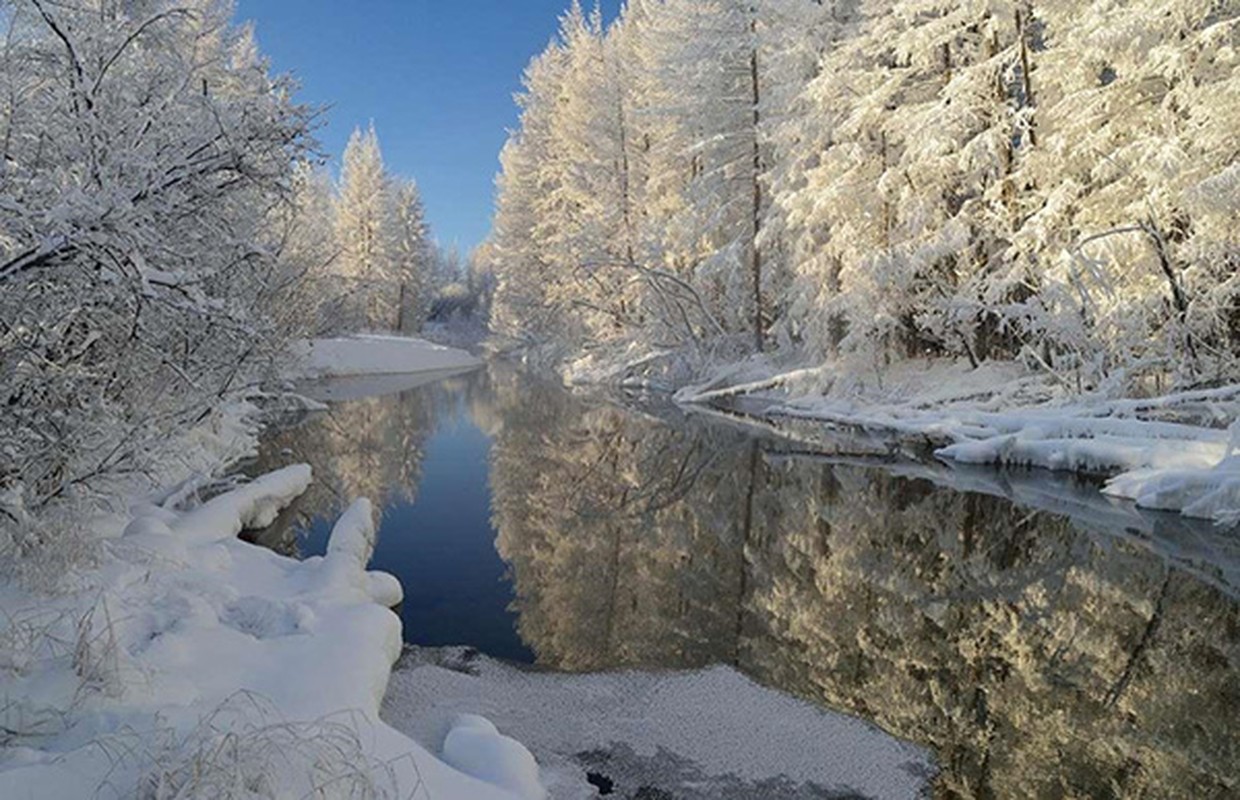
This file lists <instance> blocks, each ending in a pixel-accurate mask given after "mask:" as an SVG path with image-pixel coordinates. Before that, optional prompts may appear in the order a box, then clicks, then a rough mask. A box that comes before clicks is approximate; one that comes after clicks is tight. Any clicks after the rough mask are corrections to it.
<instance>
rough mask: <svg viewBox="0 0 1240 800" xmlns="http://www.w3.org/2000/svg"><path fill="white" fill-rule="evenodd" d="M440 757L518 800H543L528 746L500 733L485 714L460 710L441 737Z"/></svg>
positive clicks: (535, 765)
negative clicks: (441, 755) (449, 728)
mask: <svg viewBox="0 0 1240 800" xmlns="http://www.w3.org/2000/svg"><path fill="white" fill-rule="evenodd" d="M442 754H443V760H444V761H445V762H446V763H448V764H450V765H452V766H453V767H456V768H457V769H458V770H460V771H461V772H463V773H465V774H466V775H472V776H473V777H475V778H477V779H478V780H481V781H486V782H487V783H493V784H495V785H496V786H499V787H501V788H503V789H507V790H508V791H510V792H512V793H513V794H515V795H517V796H518V797H520V798H521V800H544V798H546V796H547V790H546V789H544V788H543V786H542V784H541V783H540V782H539V779H538V763H537V762H536V761H535V760H534V756H532V755H531V754H530V751H529V750H526V749H525V747H524V746H523V745H522V744H521V743H520V742H518V741H517V740H515V739H511V738H509V737H507V736H504V735H503V734H502V733H500V732H499V731H498V730H497V729H496V727H495V725H494V724H493V723H492V722H491V721H490V720H488V719H487V718H486V717H480V716H478V715H477V714H461V715H458V716H457V718H456V719H455V720H454V721H453V725H452V729H451V730H449V731H448V735H447V736H445V737H444V741H443V750H442Z"/></svg>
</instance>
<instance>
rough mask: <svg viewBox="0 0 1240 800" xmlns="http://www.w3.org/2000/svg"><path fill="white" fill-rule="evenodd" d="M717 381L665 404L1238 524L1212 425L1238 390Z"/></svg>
mask: <svg viewBox="0 0 1240 800" xmlns="http://www.w3.org/2000/svg"><path fill="white" fill-rule="evenodd" d="M717 383H718V382H717V381H715V382H711V383H707V384H704V385H701V386H697V387H688V388H686V389H682V390H681V391H680V392H679V393H678V394H677V396H676V398H677V400H678V402H680V403H681V404H683V405H685V406H687V407H690V408H693V407H699V408H717V409H726V410H728V411H729V413H730V416H731V417H732V418H733V419H734V420H736V421H741V422H751V423H753V424H756V425H758V426H760V427H763V428H765V429H767V430H771V431H773V432H776V433H779V434H781V435H785V436H788V437H790V438H793V439H797V440H808V441H811V442H812V441H814V440H815V439H816V438H818V437H819V436H820V435H821V432H818V433H816V432H814V431H813V430H812V426H813V425H814V424H817V425H819V426H826V427H828V428H832V429H837V428H843V429H853V430H861V431H865V432H869V433H872V434H875V435H878V436H879V437H880V438H881V437H887V438H889V439H891V440H893V441H894V442H895V443H896V444H900V445H912V446H914V447H916V446H921V447H925V446H926V445H929V446H931V447H932V448H933V451H934V455H936V456H937V457H938V458H940V459H944V460H947V461H952V462H958V463H963V464H978V465H995V466H1017V467H1038V468H1044V469H1049V470H1056V471H1064V472H1075V473H1086V474H1091V475H1100V476H1104V477H1107V478H1109V479H1110V480H1109V482H1108V483H1107V484H1106V487H1105V489H1104V491H1105V492H1106V493H1108V494H1110V495H1112V496H1114V497H1119V498H1124V499H1129V500H1132V501H1134V502H1135V503H1136V504H1137V505H1138V506H1139V507H1142V508H1149V509H1157V510H1166V511H1177V512H1180V513H1183V514H1185V515H1187V516H1192V517H1197V518H1202V519H1210V520H1214V521H1216V522H1219V523H1228V524H1230V523H1235V522H1240V462H1237V460H1235V459H1233V458H1231V453H1232V451H1233V450H1234V445H1235V442H1234V435H1233V434H1232V433H1230V432H1229V431H1228V430H1225V429H1223V428H1220V427H1218V426H1219V425H1220V424H1222V423H1229V422H1233V421H1235V420H1236V419H1237V418H1240V386H1225V387H1220V388H1215V389H1207V390H1200V391H1193V392H1181V393H1176V394H1167V395H1159V396H1154V397H1150V398H1124V399H1119V400H1115V399H1111V398H1107V397H1091V396H1083V397H1082V396H1071V395H1069V394H1067V393H1066V392H1065V391H1063V390H1062V388H1056V387H1054V386H1053V385H1051V384H1050V383H1049V381H1048V379H1047V378H1045V377H1042V376H1038V375H1033V374H1030V373H1029V372H1028V371H1027V370H1025V369H1024V368H1023V367H1020V366H1019V365H1016V364H1011V363H1007V364H1005V363H991V364H986V365H983V366H982V367H980V368H976V369H972V368H969V367H967V366H966V365H963V364H960V363H959V362H943V361H938V362H925V361H922V362H908V363H905V364H899V365H897V366H895V367H893V368H890V369H889V370H887V371H886V372H884V373H881V374H877V375H874V376H858V375H857V373H855V372H853V371H850V370H848V369H840V370H838V371H833V370H831V369H829V368H825V367H824V368H817V369H814V370H805V369H799V370H794V371H790V372H787V373H782V374H777V375H774V376H766V377H763V378H760V379H750V380H747V381H745V382H743V383H739V384H736V385H732V386H724V387H720V386H718V385H716V384H717ZM807 423H808V424H809V425H808V426H807Z"/></svg>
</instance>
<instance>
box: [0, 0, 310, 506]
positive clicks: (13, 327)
mask: <svg viewBox="0 0 1240 800" xmlns="http://www.w3.org/2000/svg"><path fill="white" fill-rule="evenodd" d="M231 19H232V7H231V4H230V3H228V2H224V1H223V0H185V2H177V3H173V2H165V0H145V1H144V2H140V3H113V2H88V3H82V4H76V5H73V4H69V5H67V4H64V3H52V2H48V1H47V0H8V1H7V2H4V3H3V4H2V5H0V28H2V29H3V32H4V36H3V37H2V38H0V82H2V85H0V91H2V92H3V95H4V97H5V102H4V103H3V104H0V130H3V134H2V135H0V149H2V152H0V231H3V233H0V404H3V405H4V407H5V408H6V412H5V414H4V415H2V416H0V441H2V442H3V446H0V493H3V495H4V496H5V498H6V500H4V501H3V502H0V508H3V509H5V510H3V511H0V524H10V523H15V522H16V521H17V520H18V519H19V518H20V517H21V516H22V511H21V510H20V509H21V508H22V507H26V508H32V507H38V506H41V505H44V504H46V503H47V502H48V501H50V500H52V499H55V498H64V497H67V496H70V495H74V494H76V493H79V492H83V491H86V490H88V489H89V488H90V487H91V486H92V485H94V484H95V483H96V482H97V481H99V480H103V479H106V478H107V477H109V476H111V475H114V474H115V473H117V472H141V471H144V470H148V469H152V468H153V466H152V465H153V464H154V463H156V461H157V459H158V457H161V456H166V455H167V453H165V452H163V451H162V450H160V448H159V447H158V445H157V443H158V442H159V441H161V440H163V439H164V437H166V436H167V435H168V433H169V432H170V431H173V430H176V429H178V428H180V427H182V426H185V425H189V424H192V423H193V422H195V421H196V420H200V419H201V418H202V417H203V416H204V415H206V414H209V413H210V411H211V409H212V408H213V406H214V405H215V404H217V403H218V399H219V397H220V396H221V395H223V394H225V393H227V392H229V391H230V390H231V389H234V388H237V387H238V385H239V384H240V383H242V382H243V381H244V380H245V379H247V375H248V374H249V373H248V370H250V369H251V365H252V364H253V363H255V361H256V360H257V359H258V358H259V357H260V356H263V355H265V354H269V353H270V352H272V351H273V350H276V349H278V348H280V347H281V346H282V343H281V342H280V341H279V339H278V337H276V336H272V335H269V334H271V332H272V330H273V327H274V326H273V324H272V320H271V311H272V309H273V308H274V307H276V305H277V304H278V302H279V297H278V292H279V286H280V282H279V281H278V280H273V279H272V278H273V275H275V273H276V272H277V258H276V255H277V254H276V252H275V250H274V249H273V247H272V246H271V244H270V236H269V230H270V229H269V222H270V220H271V219H272V215H273V213H274V212H275V211H276V209H278V208H279V207H281V206H282V204H284V203H285V202H286V201H287V200H288V198H289V186H290V183H291V178H292V168H293V163H294V162H295V161H296V160H297V159H298V158H300V157H301V155H302V153H303V151H304V150H305V148H306V147H307V144H308V143H309V136H308V123H309V117H310V114H309V112H308V110H307V109H305V108H303V107H300V106H298V105H297V104H296V103H295V102H293V100H292V99H291V93H292V88H293V87H292V85H291V84H290V83H289V81H287V80H286V79H282V78H273V77H272V76H271V75H270V74H269V73H268V70H267V67H266V64H265V62H264V61H263V59H262V58H261V57H260V56H259V54H258V52H257V49H256V47H255V45H254V40H253V38H252V35H251V34H250V32H249V30H248V29H245V28H237V27H235V26H234V25H233V24H232V23H231Z"/></svg>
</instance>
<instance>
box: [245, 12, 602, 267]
mask: <svg viewBox="0 0 1240 800" xmlns="http://www.w3.org/2000/svg"><path fill="white" fill-rule="evenodd" d="M568 4H569V0H354V2H350V3H345V2H342V0H237V18H238V19H239V20H250V21H253V22H254V23H255V24H256V26H257V31H258V40H259V45H260V47H261V48H262V50H263V52H264V53H266V54H267V55H268V56H269V57H270V58H271V61H272V66H273V67H274V68H275V70H276V71H278V72H292V73H294V74H295V75H297V77H298V78H299V79H300V81H301V84H302V92H301V98H302V99H303V100H304V101H306V102H309V103H315V104H330V105H331V108H330V109H329V110H328V117H327V125H326V126H325V127H324V128H322V129H321V130H320V131H319V134H318V135H319V139H320V141H321V142H322V143H323V147H324V149H325V150H326V151H327V152H328V153H330V154H331V155H332V157H333V166H335V165H336V163H337V160H338V157H339V155H340V152H341V151H342V150H343V149H344V145H345V142H346V141H347V140H348V137H349V133H350V132H351V131H352V130H353V128H354V127H355V126H358V125H363V126H364V125H366V124H368V123H369V122H370V121H371V120H374V123H375V128H376V129H377V130H378V132H379V141H380V143H381V144H382V146H383V154H384V158H385V161H386V162H387V165H388V168H389V169H390V170H391V171H392V172H394V173H397V174H400V175H407V176H412V177H413V178H416V179H417V181H418V184H419V186H420V187H421V189H422V197H423V200H424V201H425V203H426V208H427V215H428V217H429V218H430V222H431V226H432V227H433V229H434V231H435V235H436V237H437V238H438V239H439V240H440V241H441V242H442V243H444V244H452V243H454V242H455V243H458V244H460V246H461V247H462V248H463V249H468V248H470V247H472V246H474V245H476V244H478V243H479V242H480V241H481V240H482V239H483V238H484V237H485V236H486V233H487V230H488V228H489V227H490V218H491V207H492V198H493V187H494V183H493V179H494V177H495V172H496V171H497V170H498V168H499V163H498V161H497V160H496V157H497V156H498V154H499V150H500V147H502V146H503V143H504V139H505V137H506V130H507V129H509V128H512V127H515V125H516V120H517V113H516V107H515V106H514V105H513V102H512V95H513V93H514V92H516V91H517V90H518V89H519V88H520V79H521V71H522V70H523V69H524V68H525V65H526V63H527V62H528V61H529V60H530V58H531V57H532V56H534V55H535V54H536V53H538V52H539V51H540V50H542V49H543V47H544V46H546V44H547V42H548V41H549V40H550V38H551V36H552V35H554V33H555V31H556V28H557V25H558V19H559V16H560V15H561V14H562V13H563V11H564V9H565V8H567V7H568ZM619 4H620V0H604V2H603V9H604V11H605V12H606V13H607V14H608V15H609V18H610V16H613V15H614V14H615V11H616V9H617V8H618V6H619ZM583 5H589V3H588V2H587V3H583Z"/></svg>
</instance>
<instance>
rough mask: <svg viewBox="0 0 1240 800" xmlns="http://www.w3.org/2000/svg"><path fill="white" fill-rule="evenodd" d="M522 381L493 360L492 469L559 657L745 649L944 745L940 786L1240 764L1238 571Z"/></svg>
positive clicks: (1136, 778)
mask: <svg viewBox="0 0 1240 800" xmlns="http://www.w3.org/2000/svg"><path fill="white" fill-rule="evenodd" d="M529 391H530V388H529V387H528V385H525V384H522V383H517V382H515V381H510V383H509V384H504V383H502V382H497V385H496V397H497V405H498V407H499V409H500V417H501V418H502V419H503V427H502V433H501V434H500V435H499V437H498V439H497V441H496V443H495V446H494V448H493V451H492V486H493V508H494V516H495V524H496V528H497V530H498V532H499V538H498V541H497V546H498V547H499V550H500V553H501V555H502V556H503V557H504V559H505V560H506V561H508V562H509V563H510V564H511V565H512V569H513V575H514V579H515V583H516V592H517V598H518V599H517V607H518V609H517V610H518V612H519V619H520V622H519V629H520V633H521V636H522V637H523V639H524V640H525V641H526V643H527V644H528V645H530V646H531V647H532V649H533V650H534V651H535V652H536V653H537V656H538V660H539V663H540V664H542V665H544V666H546V667H549V668H554V669H561V670H569V671H589V670H599V669H614V668H622V667H637V668H682V667H683V668H688V667H697V666H702V665H706V664H710V663H716V662H724V663H729V664H733V665H735V666H737V667H738V668H739V669H741V670H742V671H744V672H746V673H747V674H749V675H750V676H752V677H754V678H755V679H757V680H759V681H761V682H763V683H766V684H768V685H771V686H775V687H777V688H780V689H784V690H786V691H790V692H793V693H795V694H798V695H800V696H802V697H805V698H808V699H811V700H813V701H816V702H819V703H821V704H824V705H826V706H829V707H832V708H836V709H843V710H846V711H850V712H853V713H856V714H858V715H861V716H863V717H866V718H868V719H871V720H874V721H875V722H877V723H878V724H879V725H881V726H882V727H884V728H886V729H887V730H889V731H890V732H892V733H894V734H896V735H899V736H902V737H905V738H908V739H912V740H914V741H917V742H920V743H924V744H927V745H929V746H931V747H932V748H933V749H934V750H935V752H936V753H937V755H938V758H939V760H940V765H941V767H942V770H943V773H942V775H941V777H940V780H939V785H938V793H939V794H940V795H941V796H943V797H978V798H983V797H1048V798H1059V797H1065V796H1076V797H1108V796H1113V797H1133V796H1148V797H1212V796H1217V797H1222V796H1234V795H1233V793H1234V792H1236V791H1237V790H1238V789H1240V784H1238V783H1237V781H1238V780H1240V774H1238V770H1237V765H1240V669H1238V668H1240V614H1238V611H1237V609H1238V605H1237V601H1236V596H1235V593H1234V592H1232V591H1229V590H1228V589H1229V587H1228V586H1226V585H1222V586H1220V585H1217V583H1216V582H1210V581H1207V580H1203V579H1202V577H1201V576H1200V575H1199V574H1197V573H1195V572H1194V571H1191V570H1187V569H1184V568H1182V567H1181V566H1179V565H1177V564H1176V563H1175V562H1174V560H1173V559H1171V558H1168V557H1165V556H1164V555H1162V554H1160V553H1158V552H1157V551H1156V550H1152V549H1151V548H1150V547H1148V546H1146V544H1143V543H1140V542H1138V541H1137V540H1135V539H1130V538H1129V537H1126V535H1124V534H1123V532H1122V531H1117V530H1103V529H1099V528H1095V527H1091V526H1088V525H1084V524H1081V523H1080V522H1074V521H1072V520H1069V519H1067V518H1065V517H1062V516H1057V515H1053V514H1049V513H1044V512H1040V511H1037V510H1030V509H1029V508H1024V507H1021V506H1018V505H1015V504H1013V503H1012V502H1010V501H1008V500H1006V499H1003V498H1000V497H993V496H987V495H984V494H980V493H969V492H960V491H956V490H953V489H950V488H945V487H942V486H936V485H935V483H933V482H931V481H929V480H924V479H910V478H906V477H897V476H895V475H893V474H891V473H890V472H887V471H884V470H882V469H876V468H873V467H869V466H860V465H853V466H849V465H842V464H832V463H828V462H826V461H824V460H822V459H807V458H796V457H786V456H781V455H779V453H778V448H777V447H776V446H775V445H773V444H769V443H759V442H757V441H755V440H753V439H749V438H746V437H745V436H743V435H741V434H739V433H736V432H733V431H730V430H726V429H724V430H721V429H719V428H718V427H717V426H714V427H708V426H707V425H706V424H704V423H700V422H698V421H695V420H685V419H678V418H675V417H674V415H672V416H671V417H670V418H669V419H655V418H652V417H648V416H643V415H641V414H638V413H634V412H632V411H630V410H623V409H620V408H617V407H615V406H612V405H607V404H600V403H587V402H583V401H581V400H579V399H574V398H572V397H570V396H569V395H567V394H566V393H564V392H562V391H560V390H558V389H545V390H544V391H542V392H540V393H538V394H537V396H533V397H531V396H529V394H528V393H529ZM1033 479H1035V480H1036V479H1037V478H1033ZM1043 482H1044V483H1048V484H1049V479H1043ZM1091 496H1096V490H1092V495H1091ZM1099 502H1100V503H1105V501H1102V500H1101V499H1099ZM1183 524H1184V525H1185V527H1186V528H1187V527H1191V526H1188V525H1187V523H1183ZM1116 534H1119V535H1118V536H1117V535H1116ZM1233 554H1234V553H1233Z"/></svg>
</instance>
